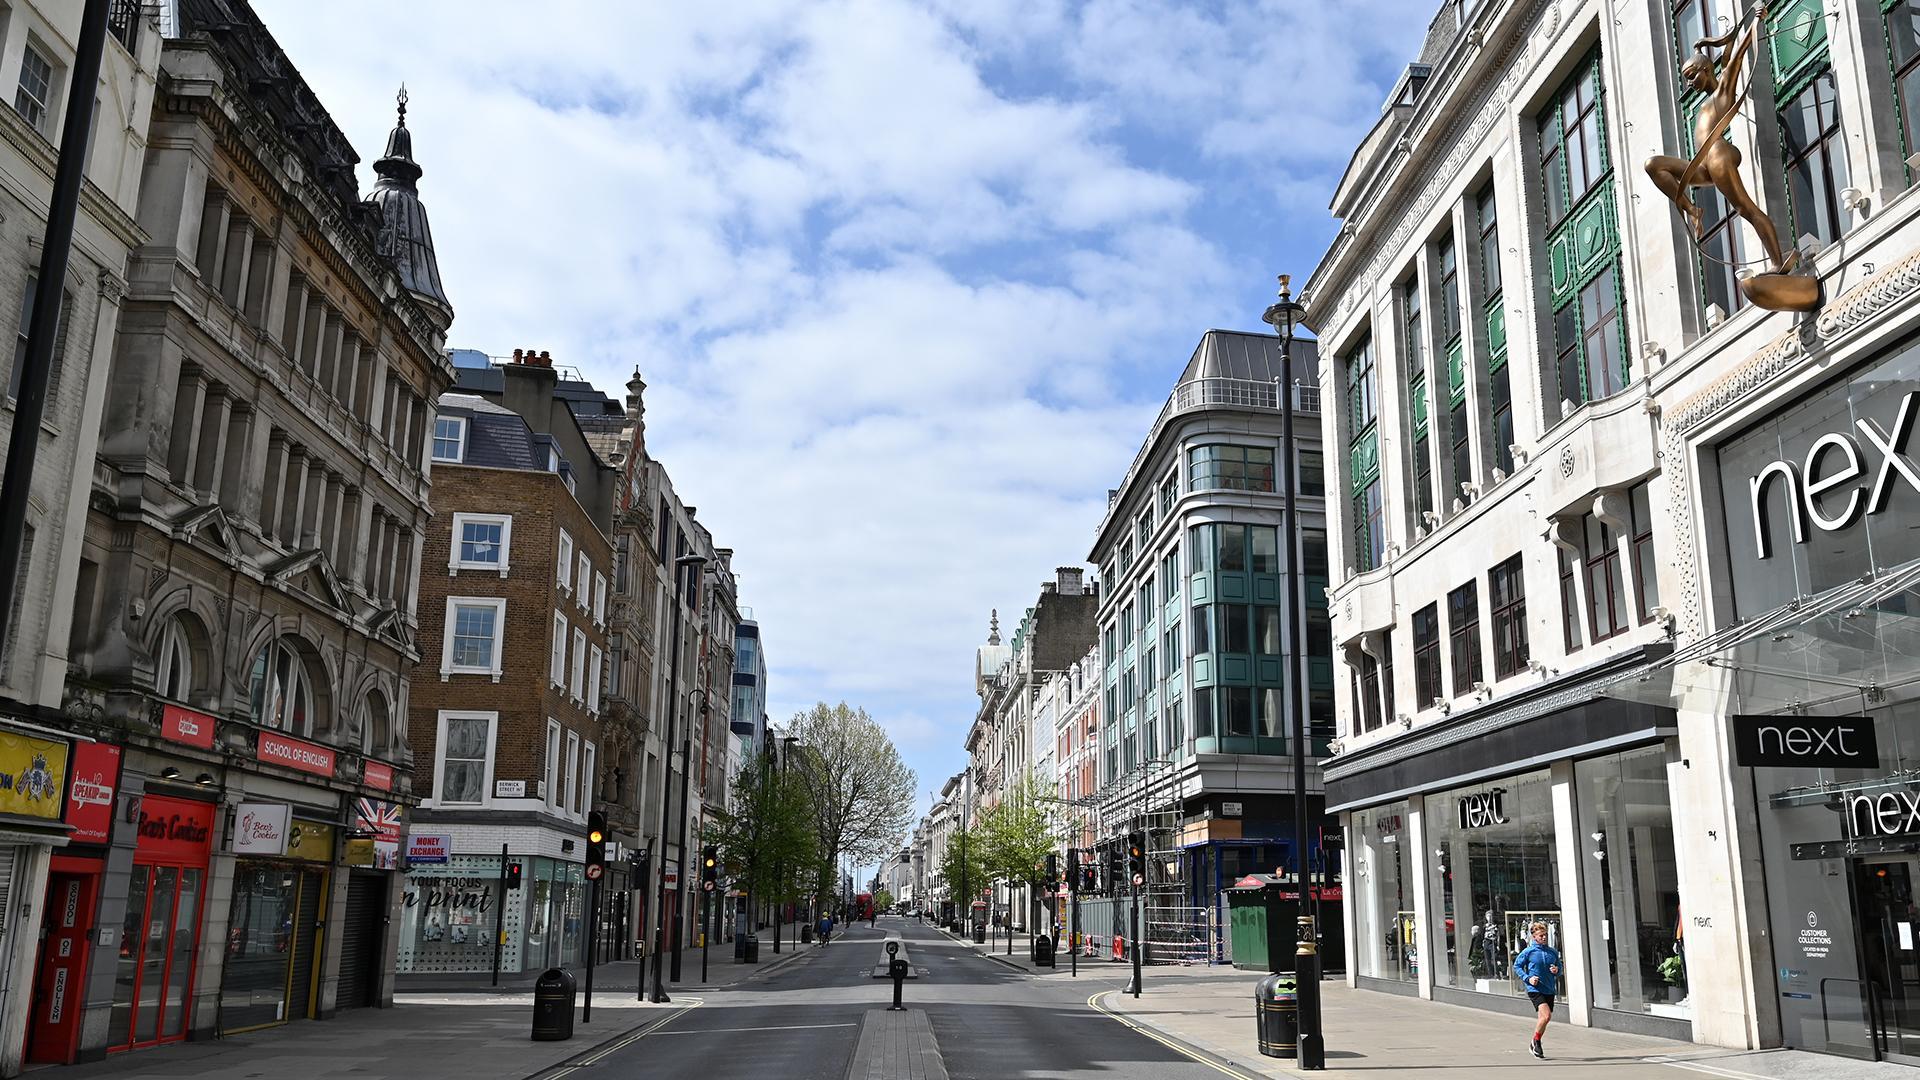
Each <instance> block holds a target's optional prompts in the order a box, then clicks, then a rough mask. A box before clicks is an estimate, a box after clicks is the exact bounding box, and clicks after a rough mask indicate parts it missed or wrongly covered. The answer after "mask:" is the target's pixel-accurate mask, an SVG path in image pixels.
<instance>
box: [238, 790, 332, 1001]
mask: <svg viewBox="0 0 1920 1080" xmlns="http://www.w3.org/2000/svg"><path fill="white" fill-rule="evenodd" d="M233 815H234V817H233V820H234V824H233V831H232V837H233V852H234V856H235V858H234V866H233V903H232V907H231V909H230V911H229V913H228V916H227V941H226V949H225V954H224V955H225V960H224V964H223V966H222V969H221V977H220V1030H221V1032H222V1033H223V1034H229V1035H231V1034H234V1033H237V1032H242V1031H251V1030H254V1029H256V1028H262V1027H271V1026H273V1025H275V1024H283V1023H286V1022H287V1021H289V1020H300V1019H308V1018H311V1017H313V1016H314V1015H315V1007H316V1004H317V1002H318V999H319V961H320V955H321V950H322V948H323V947H324V944H325V937H324V934H323V933H322V928H323V927H325V926H326V925H327V921H328V912H327V910H326V905H327V897H328V893H329V888H328V886H329V882H330V874H331V866H330V864H331V863H332V861H333V856H334V851H333V848H334V842H333V837H334V829H333V827H332V826H331V825H329V824H326V823H324V822H316V821H310V820H304V819H298V818H295V817H293V807H291V806H289V805H288V804H286V803H267V802H243V803H240V804H239V805H237V806H236V807H234V811H233Z"/></svg>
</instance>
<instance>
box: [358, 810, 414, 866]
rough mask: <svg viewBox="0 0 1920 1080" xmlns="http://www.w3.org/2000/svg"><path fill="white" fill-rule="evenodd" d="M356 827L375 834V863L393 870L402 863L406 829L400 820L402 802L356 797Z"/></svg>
mask: <svg viewBox="0 0 1920 1080" xmlns="http://www.w3.org/2000/svg"><path fill="white" fill-rule="evenodd" d="M353 824H354V828H355V829H356V830H358V831H361V832H370V833H372V834H373V851H374V865H375V866H376V867H378V868H379V869H382V870H391V869H394V868H396V867H398V866H399V865H400V836H401V833H402V832H403V831H404V830H405V825H404V823H403V822H402V821H401V820H400V804H398V803H390V802H382V801H380V800H379V799H355V800H354V803H353Z"/></svg>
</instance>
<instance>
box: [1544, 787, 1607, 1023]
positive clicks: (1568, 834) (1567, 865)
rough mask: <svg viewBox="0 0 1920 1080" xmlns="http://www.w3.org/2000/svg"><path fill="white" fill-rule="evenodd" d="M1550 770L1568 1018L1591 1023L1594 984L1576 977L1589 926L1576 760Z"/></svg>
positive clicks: (1562, 972) (1562, 977)
mask: <svg viewBox="0 0 1920 1080" xmlns="http://www.w3.org/2000/svg"><path fill="white" fill-rule="evenodd" d="M1550 772H1551V776H1552V781H1553V838H1554V844H1553V855H1554V866H1555V872H1556V873H1558V874H1559V876H1560V992H1561V993H1563V994H1565V995H1566V998H1567V1018H1568V1019H1569V1020H1572V1021H1573V1022H1574V1023H1576V1024H1590V1023H1592V1022H1593V1021H1592V1006H1593V986H1592V984H1591V983H1589V982H1588V981H1587V980H1585V979H1581V978H1577V977H1575V973H1577V972H1579V971H1581V970H1582V969H1583V968H1585V967H1586V962H1587V961H1586V951H1587V941H1586V937H1587V933H1586V930H1587V928H1586V922H1585V920H1584V919H1582V918H1581V914H1582V913H1581V910H1580V889H1579V883H1580V872H1581V869H1582V867H1581V865H1580V852H1581V851H1582V850H1583V848H1584V845H1583V844H1581V843H1580V840H1581V834H1580V822H1579V821H1578V820H1576V819H1575V816H1574V812H1573V762H1571V761H1556V762H1554V763H1553V765H1552V767H1551V770H1550ZM1587 861H1589V862H1591V861H1592V860H1591V859H1589V860H1587ZM1599 947H1600V948H1602V949H1605V948H1606V946H1605V945H1600V946H1599Z"/></svg>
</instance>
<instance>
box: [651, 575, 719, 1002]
mask: <svg viewBox="0 0 1920 1080" xmlns="http://www.w3.org/2000/svg"><path fill="white" fill-rule="evenodd" d="M706 564H707V557H706V556H705V555H693V554H688V555H682V556H680V557H679V558H677V559H675V560H673V639H672V641H670V642H669V643H668V645H667V647H668V648H669V649H672V650H673V656H672V658H671V660H670V661H669V663H668V665H667V741H666V744H665V745H666V750H665V753H663V754H662V755H661V760H663V761H665V762H666V764H667V775H666V777H665V778H664V779H663V780H662V782H661V784H660V881H659V884H658V885H657V886H656V889H657V891H656V892H655V894H654V904H653V918H654V924H653V925H654V935H653V998H652V1000H653V1002H654V1004H656V1005H659V1004H664V1003H666V1002H669V1001H672V1000H673V999H672V998H670V997H668V996H667V984H666V981H665V980H664V978H663V977H662V976H663V972H662V971H661V968H660V962H661V960H662V959H663V958H664V956H663V954H664V953H665V952H666V951H667V919H666V911H667V821H668V820H669V818H668V814H670V813H671V812H672V810H673V736H674V732H675V730H676V727H677V725H678V724H679V721H680V593H681V587H682V586H683V585H684V584H685V583H686V580H687V570H688V568H689V567H693V568H696V569H697V568H698V567H702V566H705V565H706ZM680 765H681V768H683V769H684V768H686V762H685V761H682V762H681V763H680ZM682 799H683V800H684V799H685V796H684V795H683V796H682ZM685 843H686V836H685V832H684V830H683V831H682V835H681V844H682V846H683V847H684V846H685ZM682 861H685V857H684V856H683V857H682ZM675 944H676V945H677V944H678V939H677V938H676V940H675Z"/></svg>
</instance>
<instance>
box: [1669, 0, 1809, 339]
mask: <svg viewBox="0 0 1920 1080" xmlns="http://www.w3.org/2000/svg"><path fill="white" fill-rule="evenodd" d="M1749 18H1750V20H1751V21H1750V23H1749V24H1748V26H1747V28H1746V30H1745V31H1744V33H1743V32H1742V30H1741V28H1740V27H1738V26H1736V27H1734V28H1733V29H1732V30H1729V31H1727V32H1726V33H1724V34H1721V35H1720V36H1718V37H1710V38H1702V39H1700V40H1699V41H1696V42H1694V45H1693V49H1694V52H1693V55H1692V56H1690V57H1688V58H1687V62H1686V63H1685V64H1682V65H1681V66H1680V77H1681V78H1683V79H1685V80H1686V81H1687V84H1688V85H1689V86H1691V87H1693V88H1694V89H1695V90H1698V91H1700V92H1701V93H1703V94H1705V95H1706V98H1705V99H1704V100H1702V101H1701V102H1700V111H1699V113H1698V114H1697V115H1696V116H1695V117H1694V121H1693V139H1694V145H1695V146H1697V147H1698V148H1699V149H1698V150H1697V151H1695V153H1694V155H1693V157H1692V158H1691V159H1689V158H1679V157H1672V156H1669V155H1667V154H1658V155H1655V156H1654V157H1652V158H1649V159H1648V160H1647V164H1646V170H1647V176H1648V177H1650V178H1651V179H1652V180H1653V183H1654V186H1655V187H1658V188H1659V189H1660V190H1661V191H1662V192H1663V193H1665V194H1666V196H1667V198H1668V199H1671V200H1672V201H1673V204H1674V205H1675V206H1677V207H1679V209H1680V212H1681V213H1683V214H1685V215H1686V216H1687V222H1688V226H1689V228H1690V230H1691V232H1692V235H1693V239H1694V241H1695V242H1696V243H1698V242H1699V240H1700V238H1701V235H1702V232H1703V226H1704V224H1705V212H1704V211H1702V210H1701V208H1700V206H1699V205H1698V204H1697V203H1695V202H1694V201H1693V199H1692V198H1691V197H1690V196H1689V194H1688V192H1689V191H1690V190H1691V189H1693V188H1702V187H1711V188H1713V189H1714V190H1716V191H1718V192H1719V193H1720V196H1721V198H1723V199H1725V200H1726V201H1727V206H1728V207H1729V208H1730V209H1731V210H1732V211H1733V212H1734V213H1735V214H1738V215H1739V216H1740V218H1741V219H1742V220H1744V221H1745V222H1746V223H1747V224H1749V225H1751V226H1753V231H1754V232H1755V233H1757V234H1758V235H1759V237H1760V245H1761V247H1763V248H1765V249H1766V253H1767V260H1768V262H1769V263H1770V264H1771V265H1772V268H1773V271H1772V272H1771V273H1765V274H1754V275H1752V276H1750V277H1747V278H1744V279H1742V280H1741V282H1740V291H1741V292H1743V293H1745V294H1746V297H1747V299H1748V300H1750V301H1752V302H1753V303H1754V305H1755V306H1757V307H1762V308H1765V309H1767V310H1769V311H1812V310H1813V309H1814V308H1816V307H1819V306H1820V280H1819V279H1818V278H1815V277H1812V276H1810V275H1806V274H1796V273H1794V272H1793V271H1794V269H1795V268H1796V267H1798V266H1799V263H1800V253H1799V252H1798V251H1797V250H1796V251H1786V252H1782V251H1781V249H1780V236H1779V234H1778V233H1777V232H1776V231H1775V230H1774V227H1773V219H1772V218H1769V217H1768V216H1767V215H1766V212H1765V211H1763V210H1761V209H1760V207H1759V205H1758V204H1756V203H1755V202H1754V201H1753V196H1752V195H1751V194H1749V193H1748V191H1747V185H1746V182H1745V181H1743V180H1742V179H1741V178H1740V148H1739V147H1737V146H1735V145H1734V144H1733V143H1731V142H1728V141H1727V140H1726V139H1725V138H1723V137H1722V136H1724V135H1725V134H1726V132H1727V127H1728V125H1730V124H1732V123H1733V117H1734V114H1735V113H1737V112H1738V111H1739V109H1740V105H1741V103H1742V101H1743V100H1744V99H1745V97H1746V94H1747V90H1746V89H1745V88H1742V87H1741V86H1740V75H1741V71H1742V69H1743V68H1745V67H1746V63H1747V54H1748V53H1750V52H1752V51H1753V48H1754V46H1755V44H1756V43H1757V42H1758V41H1759V38H1760V29H1761V27H1762V26H1764V25H1765V24H1766V21H1767V9H1766V5H1765V4H1760V5H1757V6H1756V7H1755V8H1754V9H1753V11H1752V13H1751V14H1750V16H1749ZM1736 40H1737V43H1736ZM1729 46H1731V48H1729ZM1711 49H1726V50H1727V51H1726V52H1725V54H1724V57H1725V60H1724V63H1723V64H1722V65H1721V69H1720V70H1719V71H1718V72H1717V73H1716V72H1715V70H1714V67H1715V65H1714V61H1713V54H1712V53H1711V52H1710V51H1709V50H1711Z"/></svg>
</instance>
